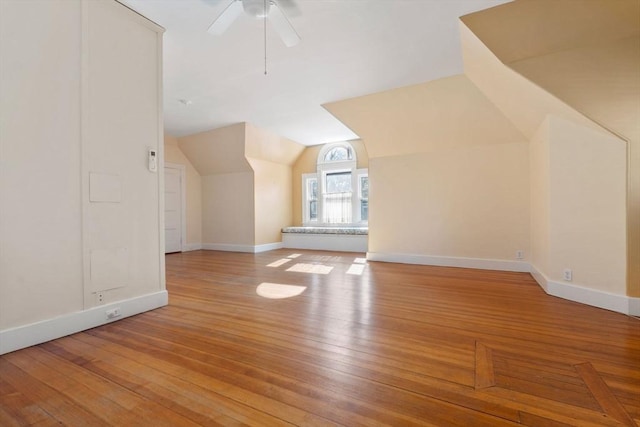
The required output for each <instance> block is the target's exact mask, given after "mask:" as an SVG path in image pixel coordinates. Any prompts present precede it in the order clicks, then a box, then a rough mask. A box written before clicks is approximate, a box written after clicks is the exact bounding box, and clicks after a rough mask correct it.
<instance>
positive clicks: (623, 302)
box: [367, 252, 640, 316]
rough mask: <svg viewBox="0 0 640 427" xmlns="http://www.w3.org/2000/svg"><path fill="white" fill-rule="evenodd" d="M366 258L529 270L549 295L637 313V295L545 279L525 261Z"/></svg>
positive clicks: (371, 255)
mask: <svg viewBox="0 0 640 427" xmlns="http://www.w3.org/2000/svg"><path fill="white" fill-rule="evenodd" d="M367 259H368V260H369V261H383V262H396V263H401V264H421V265H435V266H440V267H462V268H478V269H482V270H498V271H517V272H523V273H531V275H532V276H533V278H534V279H535V280H536V282H538V284H539V285H540V287H541V288H542V289H543V290H544V291H545V292H546V293H547V294H549V295H552V296H556V297H559V298H563V299H567V300H570V301H575V302H579V303H582V304H586V305H590V306H593V307H598V308H604V309H606V310H611V311H616V312H618V313H623V314H627V315H631V316H640V298H634V297H629V296H626V295H620V294H612V293H609V292H604V291H600V290H597V289H591V288H586V287H584V286H579V285H575V284H568V283H562V282H556V281H553V280H549V279H548V278H547V277H546V276H545V275H544V274H543V273H542V272H541V271H539V270H538V269H537V268H536V267H535V266H533V265H531V264H529V263H528V262H525V261H508V260H493V259H481V258H458V257H439V256H427V255H416V254H397V253H380V252H367Z"/></svg>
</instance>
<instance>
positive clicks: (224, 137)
mask: <svg viewBox="0 0 640 427" xmlns="http://www.w3.org/2000/svg"><path fill="white" fill-rule="evenodd" d="M244 143H245V123H237V124H235V125H231V126H225V127H223V128H218V129H213V130H209V131H206V132H201V133H197V134H194V135H189V136H184V137H181V138H178V147H180V149H181V150H182V152H183V153H184V155H185V156H187V158H188V159H189V160H190V161H191V163H192V164H193V166H194V167H195V168H196V170H197V171H198V173H199V174H200V176H202V177H204V176H207V175H214V174H222V173H236V172H251V167H250V166H249V163H247V160H246V159H245V155H244Z"/></svg>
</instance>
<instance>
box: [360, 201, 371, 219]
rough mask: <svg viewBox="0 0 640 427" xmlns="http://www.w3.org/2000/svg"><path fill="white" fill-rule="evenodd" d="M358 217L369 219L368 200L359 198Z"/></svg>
mask: <svg viewBox="0 0 640 427" xmlns="http://www.w3.org/2000/svg"><path fill="white" fill-rule="evenodd" d="M360 219H361V220H362V221H369V201H368V200H360Z"/></svg>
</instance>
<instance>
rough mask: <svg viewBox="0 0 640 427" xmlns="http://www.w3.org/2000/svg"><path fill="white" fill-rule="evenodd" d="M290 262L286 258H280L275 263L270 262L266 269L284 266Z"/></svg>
mask: <svg viewBox="0 0 640 427" xmlns="http://www.w3.org/2000/svg"><path fill="white" fill-rule="evenodd" d="M289 261H291V260H290V259H288V258H282V259H279V260H277V261H274V262H272V263H271V264H267V267H280V266H281V265H282V264H286V263H288V262H289Z"/></svg>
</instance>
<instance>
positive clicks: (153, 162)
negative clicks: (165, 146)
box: [149, 148, 158, 172]
mask: <svg viewBox="0 0 640 427" xmlns="http://www.w3.org/2000/svg"><path fill="white" fill-rule="evenodd" d="M149 170H150V171H151V172H157V171H158V150H156V149H155V148H149Z"/></svg>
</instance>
